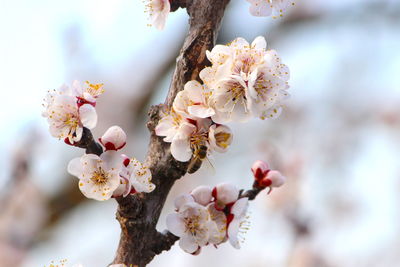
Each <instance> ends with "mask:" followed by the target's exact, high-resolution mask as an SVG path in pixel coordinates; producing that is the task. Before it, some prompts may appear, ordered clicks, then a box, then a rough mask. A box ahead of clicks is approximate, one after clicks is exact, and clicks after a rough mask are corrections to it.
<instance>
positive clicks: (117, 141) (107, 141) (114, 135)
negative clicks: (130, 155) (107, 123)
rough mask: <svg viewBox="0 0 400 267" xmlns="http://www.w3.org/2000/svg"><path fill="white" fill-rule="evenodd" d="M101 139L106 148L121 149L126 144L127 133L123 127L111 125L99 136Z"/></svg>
mask: <svg viewBox="0 0 400 267" xmlns="http://www.w3.org/2000/svg"><path fill="white" fill-rule="evenodd" d="M99 141H100V143H101V144H102V145H103V146H104V147H105V148H106V150H119V149H121V148H123V147H124V146H125V144H126V134H125V132H124V130H122V129H121V127H119V126H111V127H110V128H108V130H107V131H106V132H105V133H104V134H103V136H102V137H100V138H99Z"/></svg>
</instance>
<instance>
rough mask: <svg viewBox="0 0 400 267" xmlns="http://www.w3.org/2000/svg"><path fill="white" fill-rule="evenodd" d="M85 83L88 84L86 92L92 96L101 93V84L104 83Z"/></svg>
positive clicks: (102, 91) (102, 90)
mask: <svg viewBox="0 0 400 267" xmlns="http://www.w3.org/2000/svg"><path fill="white" fill-rule="evenodd" d="M86 85H87V86H88V88H86V92H88V93H89V94H91V95H92V96H94V97H96V96H99V95H101V94H102V93H104V91H105V90H104V89H103V85H104V84H103V83H97V84H93V83H90V82H88V81H86Z"/></svg>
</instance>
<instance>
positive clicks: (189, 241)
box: [179, 235, 199, 253]
mask: <svg viewBox="0 0 400 267" xmlns="http://www.w3.org/2000/svg"><path fill="white" fill-rule="evenodd" d="M179 246H180V247H181V249H183V250H184V251H185V252H187V253H194V252H196V250H197V249H198V248H199V245H197V243H196V240H195V239H194V238H193V237H192V236H191V235H184V236H182V237H181V238H180V240H179Z"/></svg>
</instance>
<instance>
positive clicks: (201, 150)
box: [187, 144, 208, 173]
mask: <svg viewBox="0 0 400 267" xmlns="http://www.w3.org/2000/svg"><path fill="white" fill-rule="evenodd" d="M207 151H208V147H207V146H206V145H204V144H200V145H198V146H196V147H195V148H194V149H193V157H192V159H191V160H190V163H189V166H188V168H187V172H188V173H195V172H196V171H198V170H199V169H200V167H201V164H202V162H203V160H205V159H206V158H207Z"/></svg>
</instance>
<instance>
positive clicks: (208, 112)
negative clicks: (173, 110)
mask: <svg viewBox="0 0 400 267" xmlns="http://www.w3.org/2000/svg"><path fill="white" fill-rule="evenodd" d="M188 112H189V114H190V115H193V116H195V117H199V118H207V117H211V116H213V115H214V114H215V111H214V109H213V108H210V107H207V106H203V105H192V106H189V107H188Z"/></svg>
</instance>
